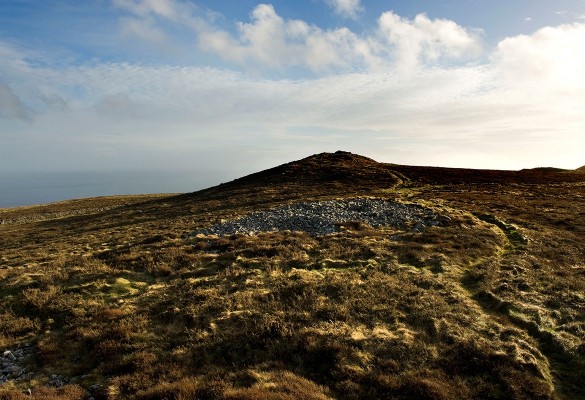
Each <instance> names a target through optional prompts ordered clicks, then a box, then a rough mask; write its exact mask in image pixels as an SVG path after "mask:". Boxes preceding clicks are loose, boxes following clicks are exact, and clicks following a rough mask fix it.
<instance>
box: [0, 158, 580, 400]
mask: <svg viewBox="0 0 585 400" xmlns="http://www.w3.org/2000/svg"><path fill="white" fill-rule="evenodd" d="M356 197H360V198H364V197H371V198H379V199H387V200H392V201H396V202H400V203H408V204H417V205H420V206H422V207H425V208H426V209H429V210H432V212H433V213H435V214H437V215H440V216H441V218H442V219H441V221H442V222H441V224H438V225H437V226H430V227H428V228H427V229H424V230H416V229H413V227H412V226H409V225H408V224H407V225H404V226H399V227H394V226H384V227H378V228H373V227H371V226H368V225H366V224H364V223H359V222H356V221H346V223H343V224H342V226H340V232H338V233H334V234H331V235H324V236H310V235H309V234H307V233H305V232H302V231H295V232H266V233H260V234H257V235H246V234H234V235H230V236H215V235H204V234H197V232H196V231H197V230H199V229H202V228H205V227H208V226H210V225H212V224H216V223H219V222H229V221H233V220H235V219H237V218H239V217H241V216H243V215H247V214H249V213H251V212H256V211H259V210H270V209H272V208H274V207H277V206H281V205H283V204H288V203H291V202H292V203H294V202H299V201H303V202H306V201H312V200H315V201H316V200H333V199H346V198H356ZM2 221H3V224H1V225H0V293H1V296H0V314H1V315H0V317H1V318H0V350H3V351H4V350H9V351H11V352H12V353H13V354H20V353H17V351H18V350H19V347H20V349H21V350H22V351H21V353H22V354H28V355H27V356H23V357H21V358H18V357H17V360H16V361H10V365H11V366H12V367H15V368H13V369H14V370H15V371H14V372H8V373H6V372H3V375H2V376H4V377H5V378H4V379H5V380H7V382H6V383H3V384H0V398H3V399H4V398H7V399H12V398H13V399H20V398H23V399H24V398H26V399H30V398H38V399H46V398H54V399H61V398H62V399H85V398H88V397H89V396H92V397H93V398H94V399H121V398H135V399H159V398H168V399H188V398H200V399H279V400H280V399H297V398H304V399H371V398H396V399H413V398H417V399H454V398H457V399H478V398H486V399H577V398H585V388H584V386H583V384H582V382H584V381H585V241H584V240H583V237H585V177H584V175H582V174H567V173H563V172H558V171H554V170H550V169H543V170H539V169H535V170H526V171H518V172H512V171H485V170H483V171H478V170H461V169H446V168H431V167H409V166H399V165H393V164H381V163H377V162H375V161H373V160H370V159H367V158H364V157H360V156H357V155H353V154H350V153H343V152H338V153H335V154H327V153H324V154H319V155H315V156H312V157H309V158H307V159H304V160H300V161H296V162H293V163H289V164H285V165H282V166H279V167H276V168H273V169H270V170H266V171H262V172H259V173H257V174H253V175H250V176H247V177H244V178H241V179H238V180H235V181H233V182H229V183H226V184H223V185H219V186H217V187H214V188H210V189H206V190H203V191H199V192H195V193H189V194H183V195H178V196H176V195H172V196H171V195H169V196H162V195H161V196H154V197H147V196H145V197H141V196H125V197H124V196H122V197H109V198H96V199H86V200H79V201H70V202H61V203H55V204H51V205H46V206H32V207H23V208H16V209H5V210H0V222H2ZM8 364H9V362H8V360H7V359H6V361H5V362H4V364H3V365H8ZM16 367H18V368H20V369H23V368H24V369H25V371H23V372H22V373H21V371H16V369H18V368H16ZM3 368H4V369H6V368H8V367H3ZM17 376H18V377H17ZM28 390H30V394H29V392H28Z"/></svg>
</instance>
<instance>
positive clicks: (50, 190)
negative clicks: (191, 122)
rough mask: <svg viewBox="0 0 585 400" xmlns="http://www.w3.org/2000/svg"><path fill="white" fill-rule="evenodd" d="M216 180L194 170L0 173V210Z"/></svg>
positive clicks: (193, 187)
mask: <svg viewBox="0 0 585 400" xmlns="http://www.w3.org/2000/svg"><path fill="white" fill-rule="evenodd" d="M220 181H221V178H220V177H217V176H215V177H214V176H213V174H209V173H204V172H198V171H165V172H161V171H156V172H150V171H140V172H137V171H124V172H121V171H66V172H21V173H1V172H0V208H9V207H18V206H26V205H33V204H45V203H51V202H56V201H62V200H70V199H79V198H85V197H96V196H111V195H120V194H151V193H187V192H194V191H197V190H200V189H204V188H207V187H211V186H214V185H217V184H219V183H220Z"/></svg>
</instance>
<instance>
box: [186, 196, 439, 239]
mask: <svg viewBox="0 0 585 400" xmlns="http://www.w3.org/2000/svg"><path fill="white" fill-rule="evenodd" d="M350 221H351V222H355V221H357V222H363V223H365V224H368V225H370V226H373V227H380V226H395V227H399V228H405V229H411V230H414V231H418V232H422V231H424V230H426V229H427V227H428V226H437V225H441V224H443V223H444V222H445V221H448V220H447V219H445V218H444V217H442V216H440V215H437V214H435V213H434V212H433V211H432V210H430V209H428V208H424V207H422V206H419V205H416V204H403V203H397V202H394V201H389V200H383V199H370V198H355V199H345V200H332V201H314V202H302V203H293V204H288V205H285V206H282V207H277V208H273V209H271V210H268V211H262V212H255V213H252V214H249V215H247V216H245V217H242V218H240V219H237V220H223V219H222V220H221V221H220V222H219V223H218V224H215V225H212V226H210V227H209V228H206V229H202V230H200V231H196V232H193V233H192V234H191V236H196V235H197V234H206V235H209V234H215V235H232V234H235V233H244V234H250V235H253V234H257V233H259V232H270V231H286V230H290V231H304V232H307V233H309V234H310V235H313V236H319V235H327V234H331V233H335V232H339V230H340V227H339V226H340V224H343V223H347V222H350Z"/></svg>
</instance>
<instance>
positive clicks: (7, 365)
mask: <svg viewBox="0 0 585 400" xmlns="http://www.w3.org/2000/svg"><path fill="white" fill-rule="evenodd" d="M33 353H34V348H33V346H31V345H28V344H27V345H24V346H22V347H19V348H17V349H15V350H6V351H4V352H3V353H2V355H1V356H0V384H2V383H4V382H8V381H12V380H13V381H21V380H26V379H30V378H31V377H32V376H33V373H32V372H28V371H27V370H26V368H24V367H22V364H23V363H24V362H26V361H27V359H28V358H30V357H31V356H32V355H33Z"/></svg>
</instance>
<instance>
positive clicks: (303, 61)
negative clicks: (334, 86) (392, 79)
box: [198, 4, 376, 71]
mask: <svg viewBox="0 0 585 400" xmlns="http://www.w3.org/2000/svg"><path fill="white" fill-rule="evenodd" d="M250 18H251V21H250V22H249V23H244V22H239V23H238V32H239V36H238V37H233V36H232V35H230V34H229V33H227V32H226V31H223V30H218V29H214V28H212V27H207V28H206V29H203V30H201V31H199V37H198V41H199V46H200V47H201V48H202V49H203V50H205V51H208V52H212V53H214V54H217V55H219V56H220V57H222V58H224V59H226V60H228V61H232V62H236V63H240V64H244V65H257V66H260V67H263V68H266V67H268V68H285V67H290V66H293V67H294V66H301V67H306V68H308V69H310V70H313V71H326V70H328V69H332V68H342V69H343V68H345V69H351V68H352V67H353V66H356V65H358V66H360V65H361V66H363V65H369V64H372V63H375V62H376V57H375V56H374V55H373V53H372V51H371V49H370V46H369V45H368V43H367V41H366V40H364V39H361V38H359V37H358V36H357V35H355V34H354V33H353V32H351V31H350V30H349V29H347V28H338V29H334V30H322V29H320V28H318V27H316V26H314V25H309V24H307V23H306V22H304V21H301V20H284V19H283V18H282V17H280V16H279V15H278V14H277V13H276V11H275V10H274V8H273V7H272V6H271V5H267V4H260V5H258V6H257V7H256V8H255V9H254V10H253V11H252V14H251V15H250Z"/></svg>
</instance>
